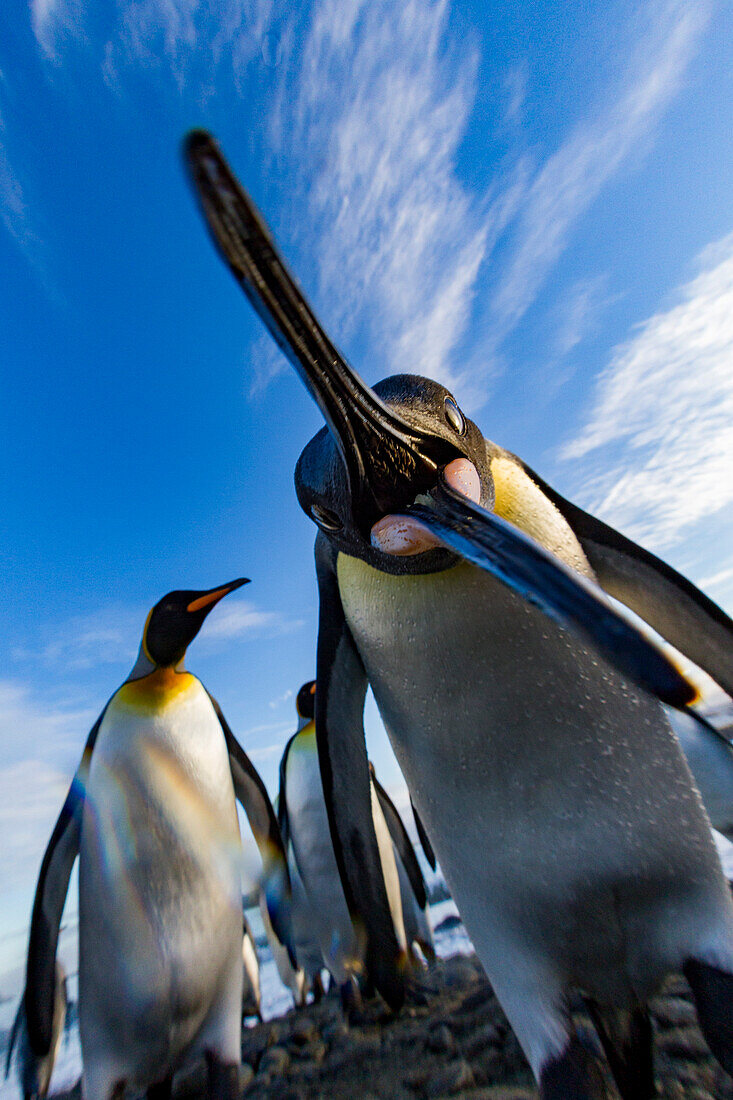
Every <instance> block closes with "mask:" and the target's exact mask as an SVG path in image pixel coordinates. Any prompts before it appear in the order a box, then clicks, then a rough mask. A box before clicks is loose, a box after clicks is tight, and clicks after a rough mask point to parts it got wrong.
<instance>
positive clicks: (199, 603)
mask: <svg viewBox="0 0 733 1100" xmlns="http://www.w3.org/2000/svg"><path fill="white" fill-rule="evenodd" d="M243 584H249V578H248V577H238V578H237V579H236V580H235V581H230V582H229V584H222V585H220V586H219V587H218V588H210V589H209V591H208V592H202V593H201V595H200V596H197V597H196V599H195V600H192V601H191V603H190V604H188V606H187V607H186V611H189V612H191V613H195V612H197V611H205V612H206V614H207V615H208V614H209V612H210V611H211V610H212V609H213V608H214V607H216V605H217V604H218V602H219V600H223V599H224V597H225V596H228V595H229V593H230V592H234V591H236V589H237V588H241V587H242V585H243Z"/></svg>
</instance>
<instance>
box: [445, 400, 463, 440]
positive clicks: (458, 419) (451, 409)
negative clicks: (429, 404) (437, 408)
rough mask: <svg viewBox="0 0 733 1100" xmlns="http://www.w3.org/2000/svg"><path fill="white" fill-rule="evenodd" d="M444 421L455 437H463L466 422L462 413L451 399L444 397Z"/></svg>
mask: <svg viewBox="0 0 733 1100" xmlns="http://www.w3.org/2000/svg"><path fill="white" fill-rule="evenodd" d="M444 409H445V419H446V420H447V421H448V423H449V424H450V426H451V428H452V429H453V431H454V432H455V433H456V434H457V435H463V433H464V432H465V430H466V421H465V420H464V418H463V413H462V412H461V410H460V409H459V408H458V406H457V405H456V403H455V401H454V400H453V398H452V397H446V399H445V402H444Z"/></svg>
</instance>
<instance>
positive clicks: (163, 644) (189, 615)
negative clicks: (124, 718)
mask: <svg viewBox="0 0 733 1100" xmlns="http://www.w3.org/2000/svg"><path fill="white" fill-rule="evenodd" d="M243 584H249V581H248V580H247V579H246V578H244V577H240V578H239V579H237V580H235V581H230V582H229V584H224V585H219V586H218V587H217V588H208V589H205V590H204V591H197V590H195V589H185V590H181V591H176V592H169V593H168V595H167V596H163V598H162V600H158V602H157V603H156V604H155V606H154V607H153V608H152V609H151V611H150V613H149V614H148V618H147V622H146V623H145V629H144V630H143V638H142V649H143V652H144V654H145V656H146V657H147V658H148V660H149V661H150V662H151V663H152V664H153V665H155V667H156V668H174V667H175V666H176V665H179V664H180V663H181V661H182V660H183V658H184V657H185V655H186V650H187V648H188V646H189V645H190V644H191V642H192V641H193V639H194V638H195V637H196V635H197V634H198V632H199V630H200V629H201V626H202V625H203V621H204V619H205V618H206V616H207V615H208V614H209V612H210V611H211V610H212V609H213V608H214V607H216V605H217V604H218V602H219V600H221V599H223V598H224V596H228V595H229V593H230V592H234V590H235V589H237V588H241V587H242V585H243Z"/></svg>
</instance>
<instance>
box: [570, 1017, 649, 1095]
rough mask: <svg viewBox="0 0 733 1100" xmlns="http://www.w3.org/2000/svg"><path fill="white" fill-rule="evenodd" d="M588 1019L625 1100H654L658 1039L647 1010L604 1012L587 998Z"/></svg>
mask: <svg viewBox="0 0 733 1100" xmlns="http://www.w3.org/2000/svg"><path fill="white" fill-rule="evenodd" d="M585 1004H586V1008H587V1009H588V1015H589V1016H590V1018H591V1020H592V1021H593V1025H594V1027H595V1029H596V1031H597V1032H598V1038H599V1039H600V1040H601V1044H602V1046H603V1050H604V1052H605V1055H606V1058H607V1059H608V1064H609V1066H610V1067H611V1072H612V1073H613V1077H614V1080H615V1082H616V1085H617V1086H618V1091H619V1092H620V1093H621V1100H652V1098H653V1097H655V1096H656V1095H657V1090H656V1086H655V1084H654V1036H653V1032H652V1022H651V1020H650V1019H649V1011H648V1009H647V1008H646V1006H642V1005H639V1006H637V1007H636V1008H634V1009H632V1010H631V1011H629V1012H620V1011H619V1012H614V1011H611V1010H608V1009H603V1010H602V1009H601V1008H600V1007H599V1005H597V1004H596V1002H595V1001H593V1000H592V999H591V998H589V997H587V998H585Z"/></svg>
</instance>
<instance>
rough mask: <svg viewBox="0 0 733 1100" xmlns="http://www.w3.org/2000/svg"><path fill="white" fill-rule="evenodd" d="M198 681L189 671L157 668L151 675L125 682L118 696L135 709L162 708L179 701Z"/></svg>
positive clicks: (118, 698)
mask: <svg viewBox="0 0 733 1100" xmlns="http://www.w3.org/2000/svg"><path fill="white" fill-rule="evenodd" d="M196 683H198V681H197V680H196V677H195V676H191V675H190V673H188V672H176V671H175V669H172V668H156V670H155V671H154V672H151V673H150V675H149V676H143V677H142V678H141V679H139V680H130V681H129V682H128V683H126V684H123V685H122V687H121V688H120V690H119V691H118V692H117V697H116V698H117V702H118V703H121V704H122V705H123V706H126V707H133V708H134V709H135V710H161V709H162V708H163V707H168V706H170V705H171V703H175V702H177V701H179V700H180V699H181V698H182V697H183V696H184V695H186V693H187V692H189V691H190V690H191V688H192V687H193V686H194V684H196Z"/></svg>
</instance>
